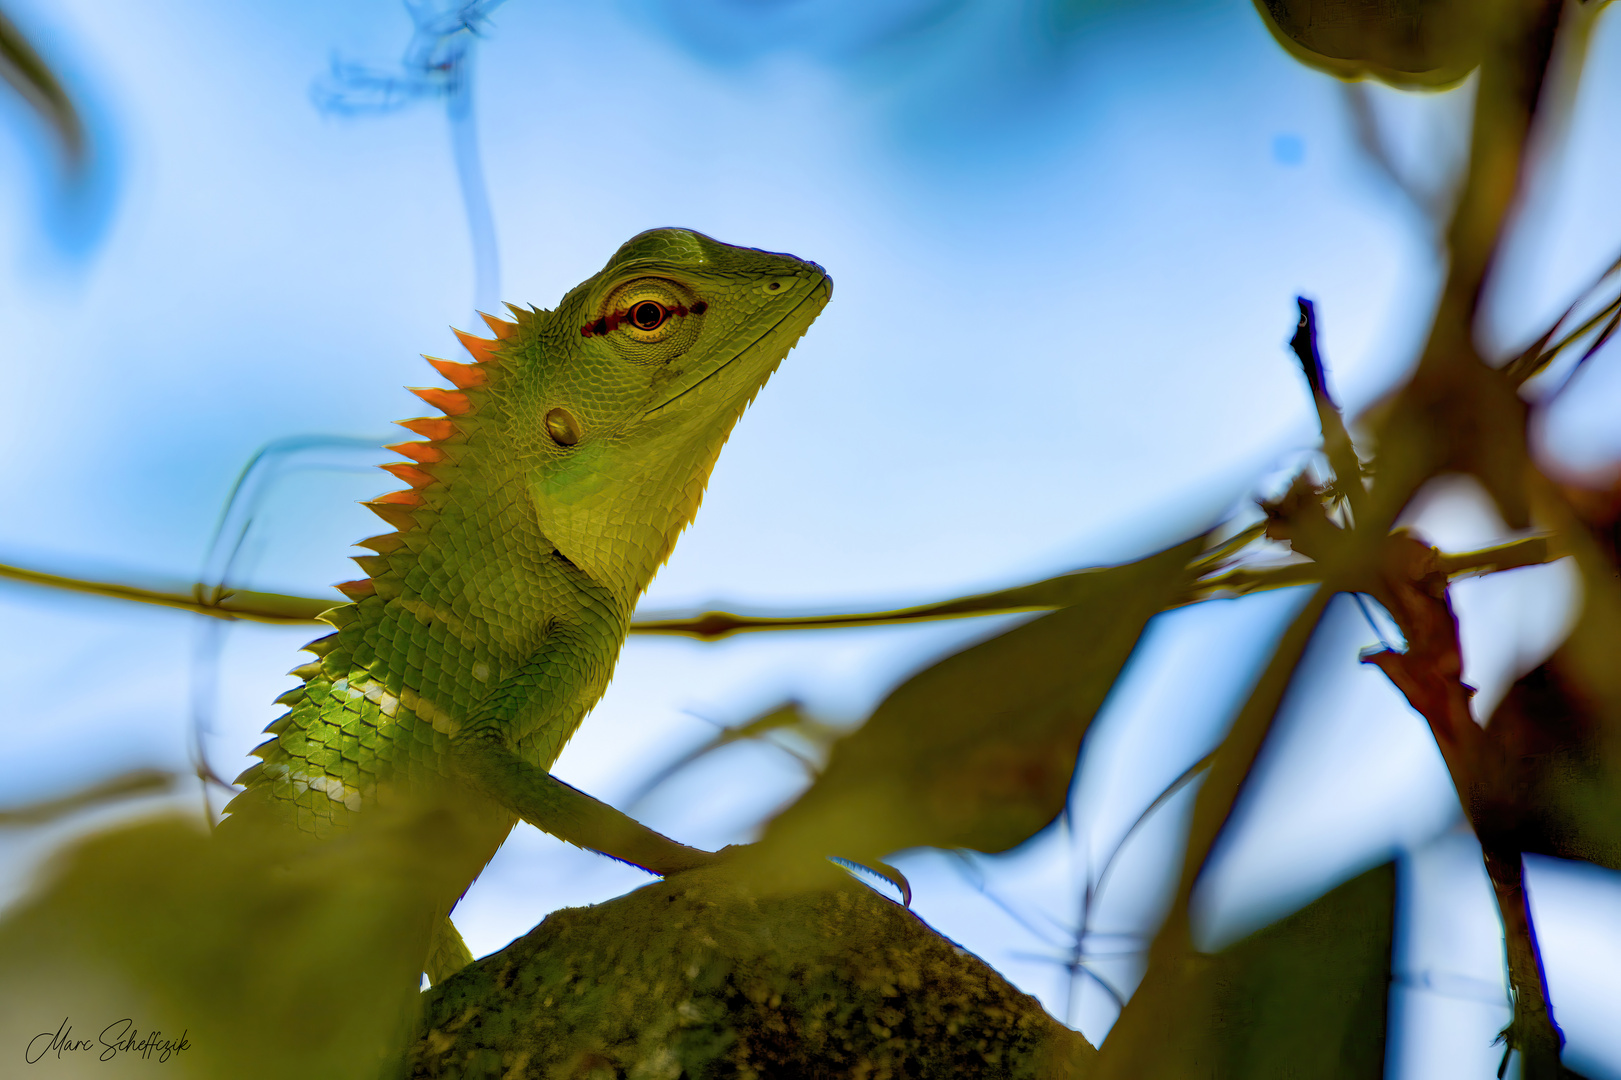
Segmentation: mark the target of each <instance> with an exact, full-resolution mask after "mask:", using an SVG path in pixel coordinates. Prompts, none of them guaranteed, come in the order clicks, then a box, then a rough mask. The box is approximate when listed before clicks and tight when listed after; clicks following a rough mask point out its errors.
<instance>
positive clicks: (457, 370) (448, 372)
mask: <svg viewBox="0 0 1621 1080" xmlns="http://www.w3.org/2000/svg"><path fill="white" fill-rule="evenodd" d="M422 359H424V360H426V361H427V362H428V363H430V364H432V365H433V369H434V370H435V371H437V372H438V373H439V374H441V375H443V376H444V377H445V378H446V379H448V380H449V381H450V385H452V386H454V387H455V388H456V389H458V390H467V389H470V388H471V387H474V386H483V385H484V384H485V383H486V382H488V381H489V379H490V373H489V370H488V369H487V368H481V367H479V366H478V365H477V364H458V363H456V362H455V361H454V360H441V359H439V358H438V357H437V356H429V355H427V354H426V353H424V354H423V356H422Z"/></svg>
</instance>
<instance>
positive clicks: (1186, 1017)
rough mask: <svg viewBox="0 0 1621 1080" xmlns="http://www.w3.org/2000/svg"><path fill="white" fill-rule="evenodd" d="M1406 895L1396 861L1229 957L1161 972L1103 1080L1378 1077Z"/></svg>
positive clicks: (1126, 1021)
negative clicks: (1401, 899) (1398, 903)
mask: <svg viewBox="0 0 1621 1080" xmlns="http://www.w3.org/2000/svg"><path fill="white" fill-rule="evenodd" d="M1395 895H1396V873H1395V864H1393V863H1386V864H1385V865H1383V866H1380V867H1376V868H1375V869H1373V870H1369V871H1368V872H1367V873H1365V874H1363V875H1361V876H1360V877H1357V878H1354V879H1353V880H1351V881H1348V882H1346V883H1345V884H1344V885H1341V886H1340V887H1339V888H1337V889H1335V890H1333V891H1332V892H1330V893H1328V894H1327V895H1326V896H1324V897H1322V898H1321V899H1319V900H1317V901H1316V902H1315V903H1313V904H1311V905H1309V906H1307V907H1306V908H1305V909H1303V910H1301V911H1298V912H1296V913H1295V914H1293V915H1291V916H1289V917H1288V918H1286V919H1283V920H1282V921H1280V922H1277V923H1274V924H1273V925H1271V926H1268V927H1266V928H1264V929H1262V930H1259V931H1257V932H1256V933H1254V934H1252V935H1250V936H1249V937H1247V938H1245V939H1243V940H1242V941H1239V942H1236V943H1234V944H1233V945H1230V946H1228V947H1227V948H1226V949H1223V950H1222V951H1221V952H1219V953H1216V954H1214V955H1211V954H1209V953H1200V952H1193V953H1189V954H1185V955H1184V956H1183V958H1182V962H1180V963H1178V964H1173V965H1164V966H1160V967H1157V968H1155V969H1153V970H1151V971H1150V973H1149V975H1148V977H1147V978H1146V979H1144V981H1143V984H1142V985H1141V986H1139V987H1138V988H1137V992H1136V993H1135V994H1133V995H1132V998H1131V1000H1130V1001H1129V1002H1128V1003H1127V1005H1126V1008H1125V1011H1123V1012H1122V1013H1121V1014H1120V1020H1119V1021H1118V1022H1117V1023H1116V1024H1115V1027H1114V1030H1113V1031H1111V1032H1110V1033H1109V1037H1108V1038H1107V1039H1106V1040H1105V1041H1104V1043H1103V1048H1102V1052H1101V1055H1100V1057H1099V1062H1098V1064H1099V1069H1098V1073H1097V1075H1098V1076H1099V1077H1100V1078H1114V1077H1119V1078H1122V1080H1124V1078H1126V1077H1130V1078H1132V1080H1159V1078H1162V1077H1163V1078H1166V1080H1170V1078H1173V1077H1174V1078H1182V1077H1198V1078H1199V1080H1227V1078H1232V1080H1272V1078H1277V1080H1283V1078H1285V1077H1290V1078H1293V1077H1312V1078H1313V1080H1379V1078H1380V1077H1382V1076H1383V1075H1384V1044H1385V1016H1386V1013H1387V998H1388V994H1389V987H1390V953H1391V935H1392V932H1393V929H1394V926H1395Z"/></svg>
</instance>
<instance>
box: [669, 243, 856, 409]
mask: <svg viewBox="0 0 1621 1080" xmlns="http://www.w3.org/2000/svg"><path fill="white" fill-rule="evenodd" d="M826 285H827V276H826V275H825V274H824V275H823V276H822V278H821V280H819V281H817V283H816V284H815V285H814V286H812V288H811V291H810V294H809V295H807V296H806V297H804V298H803V299H801V300H800V301H799V303H797V304H795V305H794V306H793V309H792V310H790V311H789V312H788V313H787V314H785V315H784V316H783V317H782V318H780V319H778V320H777V322H776V324H775V325H773V326H772V327H771V328H770V329H769V330H767V331H766V332H765V333H763V334H761V335H760V336H759V337H757V338H755V339H754V340H753V341H751V342H749V343H748V345H746V346H744V347H743V348H741V349H739V350H738V351H737V352H736V353H734V354H733V355H732V356H731V357H730V358H729V359H727V360H726V362H725V363H723V364H719V365H717V366H716V367H715V369H714V370H713V371H711V372H709V373H708V374H706V375H704V376H703V377H702V378H700V379H698V380H697V381H696V382H694V383H693V384H692V385H691V386H684V387H682V388H681V389H680V390H678V391H676V392H675V393H674V394H672V395H670V396H669V397H667V398H665V399H664V400H663V401H661V402H659V403H658V404H657V405H654V406H653V407H652V408H651V409H648V410H647V411H646V412H645V413H643V414H642V419H644V420H645V419H647V418H648V417H650V416H652V415H654V414H655V413H657V412H658V411H659V410H660V409H663V408H665V407H666V406H668V405H671V404H673V403H675V402H676V401H679V400H680V399H681V398H683V397H685V396H686V395H687V394H690V393H692V392H693V391H694V390H696V389H698V387H700V386H702V385H703V384H704V383H706V382H708V381H709V380H710V379H713V378H714V377H715V376H716V375H719V374H720V373H721V372H723V371H725V370H726V369H727V368H729V367H731V366H732V365H733V364H734V363H736V362H737V361H738V360H740V359H742V358H743V357H744V356H746V355H748V354H749V353H751V352H753V351H754V349H755V347H756V346H758V345H759V344H760V343H761V342H762V341H765V340H766V339H767V338H769V337H771V335H773V334H775V333H776V332H777V331H778V330H780V329H781V328H782V326H783V324H785V323H787V322H788V321H789V320H790V319H792V318H793V317H794V316H795V315H798V314H799V312H800V309H802V308H803V307H804V306H805V305H806V304H808V303H810V302H811V301H812V300H815V299H817V298H818V297H821V298H823V299H824V301H825V298H826V293H827V289H826ZM809 328H810V327H809V324H808V323H807V324H806V326H805V327H804V328H802V329H801V330H800V331H799V333H798V334H797V335H795V337H794V340H793V341H792V342H790V343H789V345H788V349H792V348H793V347H794V345H797V344H798V343H799V339H800V338H802V337H804V336H805V330H808V329H809ZM788 349H784V350H783V353H784V355H786V354H787V352H788Z"/></svg>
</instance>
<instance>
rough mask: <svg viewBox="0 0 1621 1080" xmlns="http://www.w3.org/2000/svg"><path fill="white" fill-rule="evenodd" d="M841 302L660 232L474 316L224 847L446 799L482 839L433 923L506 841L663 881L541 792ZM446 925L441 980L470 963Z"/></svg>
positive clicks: (742, 259) (587, 802) (797, 278)
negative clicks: (759, 406) (424, 797)
mask: <svg viewBox="0 0 1621 1080" xmlns="http://www.w3.org/2000/svg"><path fill="white" fill-rule="evenodd" d="M831 289H832V284H831V281H830V279H829V278H828V277H827V275H826V274H825V273H824V272H823V271H822V268H821V267H819V266H817V265H816V264H814V263H808V262H804V261H801V260H799V259H796V258H793V257H792V256H787V255H779V254H774V253H770V252H764V251H758V250H755V249H752V248H738V247H732V246H729V245H725V244H721V243H719V242H717V241H714V240H711V239H710V238H708V237H706V236H703V235H701V234H698V233H693V232H688V231H684V230H675V229H660V230H653V231H650V232H646V233H642V234H641V235H639V236H637V237H635V238H633V239H632V240H630V241H629V242H627V243H626V244H625V245H624V246H623V247H621V248H620V250H619V251H618V252H617V253H616V254H615V255H614V257H613V258H612V259H611V260H609V262H608V265H607V266H606V267H605V268H604V269H603V270H602V271H601V272H600V273H598V274H597V275H595V276H594V277H592V278H590V279H589V280H587V281H586V282H584V283H582V284H581V285H579V286H578V287H576V288H575V289H573V290H572V291H570V292H569V294H568V295H567V296H566V297H564V299H563V300H562V302H561V303H560V304H559V305H558V307H557V309H556V310H555V311H538V310H533V309H531V310H527V311H524V310H519V309H517V308H512V309H511V310H512V313H513V315H514V321H511V322H507V321H503V320H499V319H493V318H490V317H488V316H486V319H487V320H488V321H489V323H490V326H491V329H492V330H493V331H494V333H495V335H496V337H495V338H494V339H480V338H473V337H471V336H468V335H461V338H462V341H463V343H464V344H465V345H466V346H467V348H468V350H469V351H470V352H471V354H472V355H473V357H474V360H475V361H476V362H475V363H473V364H451V363H448V362H445V361H440V360H433V359H431V358H430V361H429V362H430V363H432V364H433V365H434V366H435V367H436V368H437V369H438V370H439V371H440V372H441V373H442V374H444V375H445V376H446V378H447V379H448V380H449V381H450V382H451V383H452V384H453V385H454V386H455V387H456V389H454V390H442V389H418V390H416V393H417V394H418V395H419V396H421V397H422V398H424V399H425V400H426V401H428V402H429V403H430V404H432V405H434V406H436V407H438V408H439V409H440V410H441V411H442V412H444V413H445V416H444V417H443V418H438V417H435V418H432V419H419V420H407V421H402V424H403V426H405V427H407V428H409V429H410V430H412V431H414V432H416V433H417V434H419V435H422V436H424V441H421V442H413V443H404V444H400V445H398V446H395V447H390V449H394V450H397V451H398V452H400V453H401V454H402V455H403V456H404V457H406V458H408V459H410V460H408V461H402V462H399V463H397V464H393V465H385V466H384V468H385V469H388V470H389V471H390V472H392V473H394V474H395V475H396V476H398V477H399V478H400V479H402V480H404V481H405V482H406V483H407V484H408V485H409V488H408V489H407V490H405V491H400V492H395V493H392V494H389V495H384V496H382V497H381V498H379V499H376V500H374V501H372V502H371V503H368V504H367V505H368V506H370V507H371V508H372V509H373V510H374V511H375V512H376V513H377V514H379V516H381V517H382V518H383V519H384V520H385V521H387V522H388V523H389V524H390V525H392V526H394V530H395V531H393V532H390V533H386V534H384V535H382V536H377V537H373V538H371V539H369V540H365V541H362V542H361V546H363V547H366V548H369V549H370V550H371V551H372V552H373V554H370V555H365V556H360V557H358V558H357V560H356V561H357V562H358V563H359V564H360V566H361V568H362V570H364V571H365V574H366V576H365V577H364V578H362V579H360V580H358V581H353V582H347V583H345V584H343V585H341V586H339V588H340V589H342V590H343V591H344V593H345V595H347V596H348V597H349V598H350V601H351V602H350V603H348V604H345V605H342V606H339V607H336V608H334V609H332V610H331V611H329V612H327V613H326V614H325V615H323V616H322V618H323V619H324V621H326V622H328V623H330V624H331V625H332V626H333V627H334V632H333V633H331V634H329V635H327V636H326V637H323V638H320V639H318V640H316V641H314V642H312V643H310V645H308V646H307V647H306V648H307V649H308V651H309V652H311V653H313V654H314V655H315V659H314V660H313V661H311V662H309V663H307V664H304V665H303V666H301V667H298V668H295V669H294V671H293V672H292V674H294V675H296V676H297V677H298V678H300V679H301V680H303V682H302V685H300V686H299V687H298V688H296V689H294V690H291V691H289V692H288V693H287V694H284V695H283V696H282V697H281V698H279V699H278V701H280V702H282V703H284V704H286V705H288V706H289V711H288V712H287V713H286V714H284V715H283V716H282V717H281V718H279V719H278V720H276V721H275V722H274V723H272V724H271V725H270V726H269V728H268V729H267V733H268V734H270V735H271V736H272V738H271V739H269V740H268V741H267V742H265V743H264V744H262V745H261V746H259V747H258V748H257V749H256V750H255V751H254V753H255V755H256V756H257V757H259V758H260V759H261V760H260V761H259V762H258V763H256V764H254V765H253V766H252V767H250V768H249V769H248V770H247V771H246V772H244V773H243V774H242V776H241V777H239V778H238V783H240V784H243V785H245V786H246V790H244V791H243V792H242V793H241V794H239V795H238V796H237V797H236V798H235V799H233V800H232V802H231V803H230V805H229V806H228V807H227V814H228V817H227V819H226V821H225V822H224V823H223V825H224V828H225V830H226V831H229V829H230V826H231V822H232V818H233V817H234V818H242V817H244V816H248V815H253V814H268V815H271V817H272V818H273V819H275V820H279V821H284V822H286V823H289V824H292V825H294V826H296V827H297V828H298V829H299V830H300V831H301V832H303V833H306V834H309V835H311V836H314V837H321V838H325V837H331V836H334V835H338V834H340V833H342V832H343V831H344V830H345V828H346V826H348V825H350V824H353V823H354V821H355V820H356V819H357V816H358V815H360V814H363V813H364V812H365V810H366V808H367V807H368V806H370V805H373V804H375V803H377V802H378V801H380V800H386V799H388V798H390V797H391V796H392V795H395V794H404V795H407V796H409V795H410V794H411V793H412V792H413V791H415V790H417V789H418V788H421V787H423V786H424V785H436V784H439V785H442V784H446V783H447V782H448V784H449V785H450V786H452V787H453V788H454V789H455V790H457V791H458V792H464V793H465V798H466V799H467V800H468V801H469V802H470V803H472V804H474V806H475V810H476V814H475V816H476V817H477V819H478V820H479V821H480V822H481V825H480V826H479V840H478V843H477V844H476V845H475V846H476V847H477V848H478V850H476V851H470V852H468V857H467V864H466V872H465V874H464V875H463V877H464V880H462V881H461V887H460V889H458V890H457V892H456V895H455V896H448V897H445V898H444V900H443V903H442V904H441V910H440V912H439V914H440V915H445V914H448V912H449V910H450V907H451V906H453V905H454V903H455V901H456V899H457V898H458V897H459V896H460V893H461V892H462V891H464V890H465V888H466V886H467V885H468V884H470V883H471V881H472V880H473V878H475V877H476V876H477V874H478V873H479V871H480V870H481V869H482V867H483V866H484V864H485V863H486V862H487V861H488V860H489V858H490V857H491V856H493V855H494V853H495V850H496V848H497V847H499V846H500V844H501V842H502V841H503V840H504V839H505V837H506V835H507V833H508V832H509V831H510V830H511V828H512V826H513V825H514V824H515V823H516V821H517V820H518V819H519V818H524V819H526V820H530V821H531V822H532V823H534V824H536V825H538V826H539V827H541V828H543V829H545V830H547V831H549V832H552V833H554V834H556V835H559V836H561V837H563V838H564V839H567V840H571V841H573V842H576V843H580V844H582V845H583V846H588V847H596V848H598V849H599V850H602V849H604V848H612V845H610V844H609V843H599V842H597V838H598V837H601V836H615V835H618V836H620V837H621V838H622V839H625V847H626V848H627V849H628V850H629V851H630V852H631V853H630V854H628V855H627V854H626V853H625V851H623V850H618V849H612V850H611V853H613V854H615V855H619V856H621V857H625V858H627V859H629V860H630V861H636V862H639V863H641V864H642V865H647V866H648V867H649V868H650V869H658V870H664V871H667V870H668V869H671V868H672V867H671V866H660V865H658V861H659V859H661V858H662V859H665V860H666V862H668V861H669V856H668V853H667V851H663V850H661V849H659V848H657V847H656V846H655V847H652V848H646V850H647V851H649V852H651V854H649V855H648V856H647V857H645V858H642V857H638V856H637V855H636V852H637V851H638V850H642V849H641V848H638V847H637V843H638V841H637V836H636V835H632V834H630V833H626V832H625V831H624V829H623V828H622V829H621V830H620V833H618V834H615V833H614V832H613V827H614V823H615V822H616V821H617V822H619V823H620V825H623V826H624V827H625V828H630V829H632V830H634V829H636V828H639V827H636V826H634V825H633V823H630V822H629V821H628V819H624V818H623V816H622V815H618V812H617V811H613V810H611V809H609V808H607V807H605V806H603V805H602V804H600V803H596V802H595V801H594V800H591V799H590V798H589V797H588V796H585V795H583V794H581V793H579V792H576V791H574V789H572V788H568V787H567V786H566V785H563V784H561V783H560V782H559V781H556V780H555V779H553V778H551V776H550V775H549V773H548V771H547V770H549V769H550V767H551V765H552V763H553V762H554V761H555V760H556V758H557V756H558V754H559V753H560V752H561V750H562V748H563V745H564V743H565V742H567V740H568V738H569V737H570V736H571V735H572V734H573V732H574V730H575V729H576V728H577V727H578V726H579V723H580V721H581V720H582V718H583V717H584V716H585V714H586V712H587V711H588V710H589V709H590V708H591V707H592V706H593V705H594V704H595V703H596V702H597V700H598V699H599V698H600V697H601V696H602V693H603V691H604V690H605V689H606V687H607V684H608V679H609V676H610V675H611V673H612V671H613V666H614V662H615V660H616V658H617V656H618V654H619V651H620V647H621V645H622V644H623V642H624V639H625V635H626V630H627V626H628V624H629V620H630V616H631V612H632V611H633V609H634V608H635V605H636V601H637V599H638V597H640V595H641V593H642V592H643V590H645V589H646V587H647V585H648V583H649V582H650V580H651V579H652V576H653V574H654V573H655V572H656V571H657V569H658V568H659V566H660V565H662V564H663V562H664V561H665V559H667V558H668V556H669V554H670V551H671V549H672V547H673V546H674V544H675V541H676V538H677V536H678V535H679V534H680V532H681V531H682V529H684V528H685V527H686V525H687V524H688V523H689V522H690V521H691V520H692V517H693V515H694V513H696V511H697V508H698V503H699V501H700V499H701V498H702V495H703V490H704V486H705V484H706V482H707V480H708V478H709V473H710V470H711V468H712V467H713V465H714V462H715V459H716V457H717V455H718V454H719V453H720V449H721V446H722V444H723V443H724V442H725V440H726V438H727V436H728V435H729V434H730V432H731V429H732V426H733V425H734V424H735V422H736V421H737V419H738V417H739V416H741V414H742V412H743V410H744V409H745V408H746V407H747V405H748V403H749V402H750V401H752V400H753V397H754V395H755V394H756V393H757V392H758V391H759V389H760V387H761V386H763V385H764V384H765V381H766V379H767V378H768V377H769V376H770V375H771V373H772V372H773V371H774V370H775V369H776V367H777V365H778V364H779V363H780V362H781V360H782V359H783V357H784V356H785V355H786V354H787V352H788V351H789V349H791V348H792V347H793V345H794V344H795V343H796V342H797V341H798V339H799V337H800V336H801V335H802V334H803V333H804V331H805V330H806V328H807V327H808V326H809V325H810V323H811V321H812V320H813V319H814V318H815V317H816V315H817V314H818V313H819V312H820V311H821V309H822V307H823V306H824V305H825V304H826V302H827V299H828V296H829V295H830V294H831ZM603 822H607V826H606V828H607V831H606V832H604V827H605V826H603ZM640 835H642V836H643V837H644V838H648V837H651V838H655V839H656V840H658V841H663V843H664V844H666V845H669V847H671V848H674V849H675V850H677V851H684V850H687V849H681V848H679V846H678V845H674V844H673V842H670V841H664V840H663V838H662V837H657V834H652V833H650V832H648V831H647V830H642V831H641V834H640ZM644 847H645V845H644ZM694 854H696V853H694ZM676 861H677V862H679V858H677V860H676ZM673 868H680V867H679V866H678V865H677V866H674V867H673ZM441 922H442V923H443V927H442V928H441V930H440V931H438V937H437V938H436V940H435V942H434V945H433V947H432V949H433V954H434V956H437V959H434V957H432V956H431V957H430V960H429V962H428V964H427V965H426V966H427V969H428V973H429V976H430V978H432V979H434V980H435V981H438V980H439V979H440V978H442V977H443V976H444V975H445V974H448V972H449V971H452V970H454V969H455V968H456V967H459V966H460V965H461V964H462V963H465V962H466V961H467V960H468V959H469V958H470V957H469V955H468V954H467V952H466V948H465V946H463V945H462V944H461V942H460V938H459V936H457V935H456V934H455V931H454V928H453V927H451V926H450V924H449V922H448V920H444V919H441Z"/></svg>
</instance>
